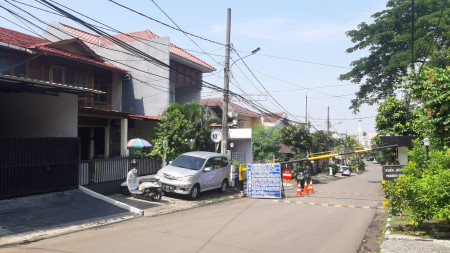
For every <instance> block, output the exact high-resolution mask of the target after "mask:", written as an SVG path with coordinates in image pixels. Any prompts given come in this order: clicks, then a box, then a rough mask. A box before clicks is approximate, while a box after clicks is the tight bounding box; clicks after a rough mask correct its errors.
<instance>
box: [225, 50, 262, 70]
mask: <svg viewBox="0 0 450 253" xmlns="http://www.w3.org/2000/svg"><path fill="white" fill-rule="evenodd" d="M259 50H261V48H260V47H256V48H255V49H253V50H252V51H250V53H249V54H248V55H246V56H244V57H242V58H239V59H237V60H235V61H234V62H233V63H232V64H231V66H230V69H231V67H233V65H234V64H235V63H236V62H238V61H240V60H243V59H244V58H246V57H249V56H250V55H254V54H256V53H257V52H258V51H259Z"/></svg>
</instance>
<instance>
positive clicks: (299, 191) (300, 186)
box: [297, 181, 303, 197]
mask: <svg viewBox="0 0 450 253" xmlns="http://www.w3.org/2000/svg"><path fill="white" fill-rule="evenodd" d="M297 196H298V197H302V196H303V195H302V185H301V184H300V181H299V182H298V185H297Z"/></svg>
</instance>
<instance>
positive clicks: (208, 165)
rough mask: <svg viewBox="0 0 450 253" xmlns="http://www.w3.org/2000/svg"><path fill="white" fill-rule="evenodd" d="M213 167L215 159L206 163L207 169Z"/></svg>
mask: <svg viewBox="0 0 450 253" xmlns="http://www.w3.org/2000/svg"><path fill="white" fill-rule="evenodd" d="M212 166H214V158H211V159H209V160H208V161H207V162H206V164H205V168H211V167H212Z"/></svg>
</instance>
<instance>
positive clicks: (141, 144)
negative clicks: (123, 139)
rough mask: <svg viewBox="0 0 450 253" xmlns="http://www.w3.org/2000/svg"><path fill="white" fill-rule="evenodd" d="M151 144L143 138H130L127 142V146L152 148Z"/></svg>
mask: <svg viewBox="0 0 450 253" xmlns="http://www.w3.org/2000/svg"><path fill="white" fill-rule="evenodd" d="M152 147H153V146H152V144H150V142H148V141H146V140H144V139H139V138H135V139H131V140H129V141H128V143H127V148H152Z"/></svg>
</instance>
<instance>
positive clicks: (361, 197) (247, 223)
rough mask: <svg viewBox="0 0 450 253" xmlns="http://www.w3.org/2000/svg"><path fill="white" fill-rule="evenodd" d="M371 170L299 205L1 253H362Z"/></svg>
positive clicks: (371, 209)
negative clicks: (144, 252)
mask: <svg viewBox="0 0 450 253" xmlns="http://www.w3.org/2000/svg"><path fill="white" fill-rule="evenodd" d="M367 168H368V172H366V173H364V174H362V175H358V176H352V177H350V178H343V179H340V180H336V181H328V182H325V183H320V184H316V185H315V187H314V189H315V191H316V193H315V194H314V195H308V196H306V197H295V190H296V189H291V191H290V192H289V194H288V198H287V199H282V200H279V201H274V200H270V199H249V198H243V199H238V200H233V201H228V202H224V203H220V204H217V205H211V206H206V207H201V208H194V209H190V210H186V211H181V212H176V213H172V214H168V215H162V216H158V217H143V218H139V219H134V220H129V221H125V222H121V223H116V224H112V225H109V226H105V227H101V228H99V229H89V230H85V231H80V232H76V233H72V234H68V235H62V236H59V237H55V238H50V239H45V240H42V241H37V242H33V243H30V244H25V245H20V246H17V247H12V248H5V249H2V252H49V251H53V252H130V251H133V252H136V251H142V250H144V251H152V252H157V251H161V252H229V251H230V250H231V251H233V252H299V251H302V252H356V251H357V250H358V247H359V246H360V244H361V241H362V239H363V237H364V235H365V232H366V230H367V228H368V225H369V224H370V222H371V220H372V218H373V217H374V214H375V212H376V211H377V210H376V209H375V208H376V207H377V206H379V205H380V203H381V200H382V191H381V187H380V180H381V167H380V166H379V165H378V164H376V165H375V164H372V163H371V162H369V163H368V166H367ZM338 192H339V193H338ZM300 202H303V203H300ZM312 203H315V205H314V204H312ZM321 204H324V205H325V204H329V206H324V205H321ZM337 205H342V206H348V207H339V206H337Z"/></svg>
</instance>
